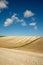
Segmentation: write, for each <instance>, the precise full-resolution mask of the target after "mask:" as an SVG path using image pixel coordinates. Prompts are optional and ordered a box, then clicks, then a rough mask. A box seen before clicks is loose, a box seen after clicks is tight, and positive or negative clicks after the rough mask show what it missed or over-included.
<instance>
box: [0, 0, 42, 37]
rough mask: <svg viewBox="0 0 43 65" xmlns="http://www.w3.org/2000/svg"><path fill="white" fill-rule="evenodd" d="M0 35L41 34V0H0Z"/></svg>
mask: <svg viewBox="0 0 43 65" xmlns="http://www.w3.org/2000/svg"><path fill="white" fill-rule="evenodd" d="M0 35H5V36H34V35H35V36H43V0H0Z"/></svg>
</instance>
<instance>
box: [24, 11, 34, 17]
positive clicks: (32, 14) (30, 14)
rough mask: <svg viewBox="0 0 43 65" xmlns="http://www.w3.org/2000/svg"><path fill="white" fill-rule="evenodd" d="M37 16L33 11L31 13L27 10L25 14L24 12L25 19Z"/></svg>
mask: <svg viewBox="0 0 43 65" xmlns="http://www.w3.org/2000/svg"><path fill="white" fill-rule="evenodd" d="M34 15H35V14H34V13H33V12H32V11H30V10H26V11H25V12H24V17H26V18H27V17H31V16H34Z"/></svg>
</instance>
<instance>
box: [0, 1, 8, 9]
mask: <svg viewBox="0 0 43 65" xmlns="http://www.w3.org/2000/svg"><path fill="white" fill-rule="evenodd" d="M7 4H8V2H7V1H6V0H0V9H4V8H7Z"/></svg>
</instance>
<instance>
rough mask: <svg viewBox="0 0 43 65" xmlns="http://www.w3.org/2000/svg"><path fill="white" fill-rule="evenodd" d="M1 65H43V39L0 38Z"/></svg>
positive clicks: (36, 37)
mask: <svg viewBox="0 0 43 65" xmlns="http://www.w3.org/2000/svg"><path fill="white" fill-rule="evenodd" d="M0 65H43V37H40V36H8V37H0Z"/></svg>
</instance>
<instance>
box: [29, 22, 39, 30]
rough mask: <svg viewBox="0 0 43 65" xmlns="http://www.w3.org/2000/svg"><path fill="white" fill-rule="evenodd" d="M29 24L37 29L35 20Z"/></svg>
mask: <svg viewBox="0 0 43 65" xmlns="http://www.w3.org/2000/svg"><path fill="white" fill-rule="evenodd" d="M29 26H32V27H33V28H34V29H35V30H37V29H38V28H37V23H36V22H31V23H29Z"/></svg>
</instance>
